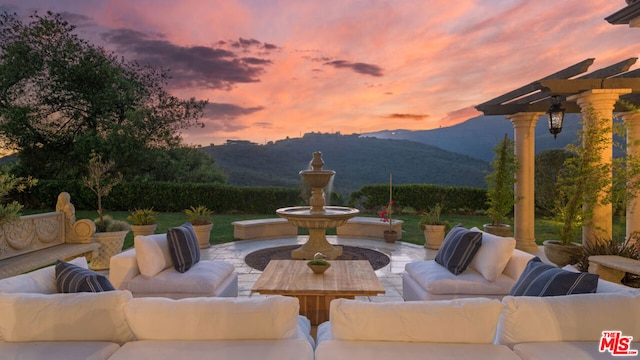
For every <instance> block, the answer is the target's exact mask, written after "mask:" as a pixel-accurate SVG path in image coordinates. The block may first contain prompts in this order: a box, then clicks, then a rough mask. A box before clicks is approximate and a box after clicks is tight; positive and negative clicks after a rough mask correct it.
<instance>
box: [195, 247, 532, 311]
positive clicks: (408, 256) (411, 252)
mask: <svg viewBox="0 0 640 360" xmlns="http://www.w3.org/2000/svg"><path fill="white" fill-rule="evenodd" d="M307 239H308V236H297V237H287V238H277V239H259V240H241V241H234V242H229V243H225V244H220V245H214V246H211V247H210V248H208V249H203V250H202V254H201V256H202V258H203V259H210V260H225V261H228V262H230V263H232V264H233V265H235V267H236V271H237V272H238V296H247V297H250V296H253V295H258V294H252V293H251V288H252V287H253V284H254V283H255V282H256V280H258V277H259V276H260V274H261V273H262V272H261V271H260V270H256V269H253V268H251V267H249V266H248V265H247V264H246V263H245V262H244V257H245V256H246V255H247V254H249V253H251V252H253V251H255V250H260V249H265V248H270V247H276V246H283V245H293V244H296V243H297V244H304V243H305V242H306V241H307ZM327 240H328V241H329V242H330V243H332V244H334V245H349V246H359V247H363V248H368V249H373V250H377V251H379V252H382V253H384V254H386V255H387V256H389V258H390V259H391V262H390V263H389V264H388V265H387V266H385V267H383V268H381V269H379V270H376V275H378V278H379V279H380V282H381V283H382V286H384V288H385V291H386V293H385V294H383V295H378V296H361V297H356V299H359V300H365V301H376V302H383V301H403V298H402V278H401V274H402V272H403V271H404V266H405V265H406V264H407V263H410V262H413V261H419V260H430V259H433V258H434V257H435V255H436V252H437V250H429V249H425V248H424V247H423V246H421V245H414V244H410V243H405V242H402V241H396V242H395V243H393V244H389V243H386V242H384V240H382V239H364V238H351V237H338V236H335V235H334V236H331V235H328V236H327ZM541 253H543V251H542V248H540V251H539V254H538V255H539V256H540V254H541Z"/></svg>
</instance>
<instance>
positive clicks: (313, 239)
mask: <svg viewBox="0 0 640 360" xmlns="http://www.w3.org/2000/svg"><path fill="white" fill-rule="evenodd" d="M359 213H360V210H358V209H353V208H348V207H341V206H324V207H323V208H322V210H321V211H314V210H312V207H311V206H294V207H287V208H281V209H278V210H276V214H278V216H280V217H282V218H285V219H287V221H289V222H290V223H291V224H293V225H296V226H299V227H304V228H307V229H309V240H308V241H307V242H306V243H305V244H304V245H302V246H301V247H300V248H298V249H296V250H293V251H292V252H291V257H292V258H294V259H313V256H314V255H315V254H316V253H318V252H321V253H323V254H325V255H326V256H327V258H328V259H335V258H337V257H338V256H340V255H342V246H334V245H331V244H330V243H329V242H328V241H327V236H326V232H327V229H328V228H333V227H337V226H340V225H344V224H345V223H346V222H347V221H348V220H349V219H351V218H352V217H354V216H356V215H358V214H359Z"/></svg>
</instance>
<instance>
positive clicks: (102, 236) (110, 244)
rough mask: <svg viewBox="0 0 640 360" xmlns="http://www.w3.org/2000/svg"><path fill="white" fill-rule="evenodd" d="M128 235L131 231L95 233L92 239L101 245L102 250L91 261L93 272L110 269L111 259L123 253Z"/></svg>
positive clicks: (90, 266) (90, 265)
mask: <svg viewBox="0 0 640 360" xmlns="http://www.w3.org/2000/svg"><path fill="white" fill-rule="evenodd" d="M128 233H129V230H124V231H114V232H99V233H95V234H94V235H93V237H92V238H91V239H92V241H94V242H97V243H99V244H100V249H99V250H98V256H96V257H95V258H93V259H91V263H90V264H89V268H91V269H92V270H107V269H109V261H110V260H111V257H112V256H113V255H116V254H119V253H120V252H121V251H122V245H123V244H124V238H125V237H126V236H127V234H128Z"/></svg>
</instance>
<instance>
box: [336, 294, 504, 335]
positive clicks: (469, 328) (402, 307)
mask: <svg viewBox="0 0 640 360" xmlns="http://www.w3.org/2000/svg"><path fill="white" fill-rule="evenodd" d="M330 306H331V310H330V315H329V317H330V318H331V322H330V323H331V333H332V334H333V338H334V339H337V340H355V341H399V342H425V343H469V344H490V343H492V342H493V338H494V335H495V330H496V327H497V325H498V318H499V317H500V311H501V310H502V307H503V305H502V303H501V302H500V301H499V300H495V299H487V298H480V297H478V298H468V299H454V300H434V301H407V302H391V303H370V302H364V301H357V300H347V299H336V300H333V301H332V302H331V305H330Z"/></svg>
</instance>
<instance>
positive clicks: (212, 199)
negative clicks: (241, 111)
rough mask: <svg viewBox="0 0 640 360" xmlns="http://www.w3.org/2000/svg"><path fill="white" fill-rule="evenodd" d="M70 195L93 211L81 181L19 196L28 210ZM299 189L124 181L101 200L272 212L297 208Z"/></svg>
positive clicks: (129, 205)
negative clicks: (285, 208) (286, 208)
mask: <svg viewBox="0 0 640 360" xmlns="http://www.w3.org/2000/svg"><path fill="white" fill-rule="evenodd" d="M62 191H66V192H68V193H69V194H70V195H71V202H72V203H73V204H74V205H75V207H76V209H78V210H91V209H96V208H97V197H96V195H95V194H94V193H93V192H92V191H91V190H89V189H88V188H87V187H85V186H84V185H83V184H82V182H81V181H55V180H39V181H38V185H37V186H35V187H34V188H33V189H31V190H29V192H28V193H27V194H23V195H21V202H22V203H23V204H25V206H26V207H28V208H44V209H53V208H54V207H55V204H56V200H57V198H58V194H60V192H62ZM301 201H302V198H301V197H300V189H297V188H283V187H238V186H227V185H208V184H191V183H167V182H124V183H121V184H119V185H118V186H116V187H114V188H113V190H112V191H111V193H110V194H109V195H108V196H107V197H105V198H103V199H102V202H103V205H102V206H103V208H104V209H107V210H111V211H118V210H121V211H129V210H133V209H136V208H151V207H152V208H153V209H154V210H156V211H167V212H180V211H183V210H184V209H186V208H189V207H190V206H197V205H205V206H207V207H208V208H209V209H211V210H213V211H215V212H216V213H250V214H251V213H253V214H266V213H272V212H274V211H275V209H277V208H281V207H287V206H295V205H301Z"/></svg>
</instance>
